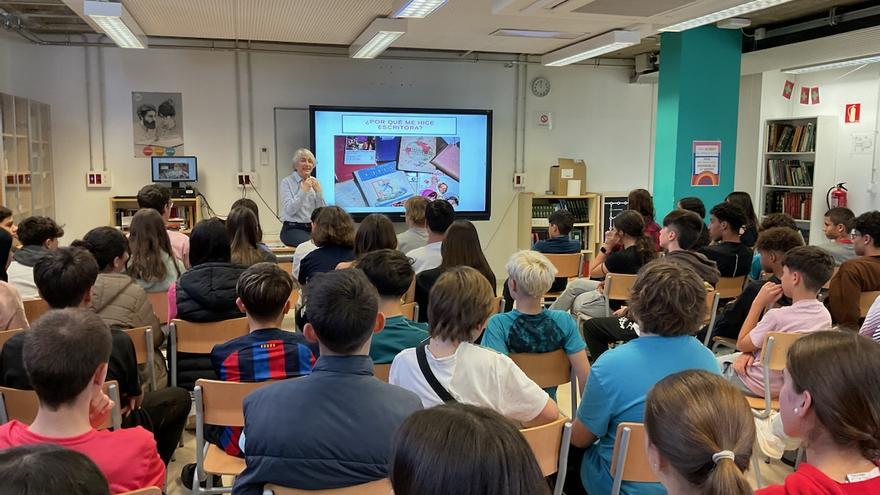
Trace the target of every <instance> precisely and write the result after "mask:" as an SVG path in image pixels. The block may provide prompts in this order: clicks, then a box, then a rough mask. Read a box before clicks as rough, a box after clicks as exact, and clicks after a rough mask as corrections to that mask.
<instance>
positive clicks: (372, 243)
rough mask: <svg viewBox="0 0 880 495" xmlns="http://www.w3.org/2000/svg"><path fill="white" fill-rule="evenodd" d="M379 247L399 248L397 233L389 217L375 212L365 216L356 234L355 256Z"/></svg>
mask: <svg viewBox="0 0 880 495" xmlns="http://www.w3.org/2000/svg"><path fill="white" fill-rule="evenodd" d="M377 249H397V234H396V233H395V232H394V224H393V223H391V220H389V219H388V217H386V216H385V215H382V214H379V213H373V214H371V215H367V217H366V218H364V220H363V221H362V222H361V224H360V226H359V227H358V229H357V233H355V235H354V256H355V258H358V257H360V256H363V255H364V254H366V253H369V252H370V251H375V250H377Z"/></svg>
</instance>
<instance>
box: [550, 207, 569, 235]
mask: <svg viewBox="0 0 880 495" xmlns="http://www.w3.org/2000/svg"><path fill="white" fill-rule="evenodd" d="M547 221H548V222H549V223H550V225H555V226H556V228H557V229H559V234H560V235H568V234H569V232H571V229H572V228H573V227H574V215H572V214H571V213H569V211H568V210H556V211H554V212H553V213H551V214H550V218H548V219H547Z"/></svg>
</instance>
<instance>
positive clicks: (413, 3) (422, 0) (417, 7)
mask: <svg viewBox="0 0 880 495" xmlns="http://www.w3.org/2000/svg"><path fill="white" fill-rule="evenodd" d="M446 2H447V0H397V1H396V2H394V8H393V10H392V11H391V17H412V18H417V19H424V18H425V17H428V16H429V15H431V13H432V12H434V11H435V10H437V9H439V8H440V7H441V6H442V5H443V4H444V3H446Z"/></svg>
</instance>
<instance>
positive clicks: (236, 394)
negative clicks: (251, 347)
mask: <svg viewBox="0 0 880 495" xmlns="http://www.w3.org/2000/svg"><path fill="white" fill-rule="evenodd" d="M272 383H277V380H276V381H265V382H254V383H243V382H224V381H220V380H205V379H203V378H199V379H198V380H196V387H201V389H200V392H199V393H200V394H201V400H202V410H203V413H204V418H205V423H207V424H212V425H222V426H244V398H245V397H247V395H248V394H249V393H251V392H253V391H254V390H256V389H258V388H261V387H265V386H266V385H271V384H272Z"/></svg>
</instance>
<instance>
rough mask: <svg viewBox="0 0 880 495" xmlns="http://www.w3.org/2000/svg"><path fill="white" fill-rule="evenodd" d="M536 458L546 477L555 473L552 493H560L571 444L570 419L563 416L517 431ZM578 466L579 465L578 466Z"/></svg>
mask: <svg viewBox="0 0 880 495" xmlns="http://www.w3.org/2000/svg"><path fill="white" fill-rule="evenodd" d="M519 432H520V433H522V435H523V436H524V437H525V438H526V442H527V443H528V444H529V447H531V448H532V452H533V453H534V454H535V459H537V460H538V466H540V467H541V473H542V474H543V475H544V477H545V478H546V477H547V476H550V475H552V474H554V473H556V484H555V485H554V487H553V495H562V488H563V486H564V485H565V475H566V474H567V473H568V449H569V447H570V445H571V420H570V419H569V418H566V417H565V416H562V417H560V418H559V419H557V420H556V421H554V422H552V423H547V424H546V425H541V426H536V427H534V428H526V429H523V430H520V431H519ZM578 467H579V466H578Z"/></svg>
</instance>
